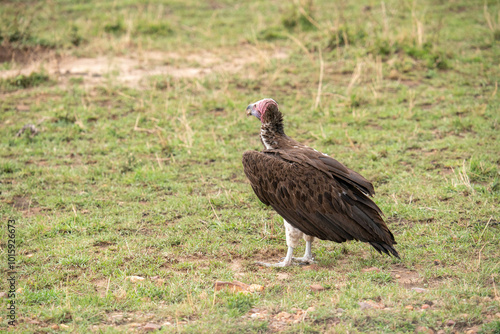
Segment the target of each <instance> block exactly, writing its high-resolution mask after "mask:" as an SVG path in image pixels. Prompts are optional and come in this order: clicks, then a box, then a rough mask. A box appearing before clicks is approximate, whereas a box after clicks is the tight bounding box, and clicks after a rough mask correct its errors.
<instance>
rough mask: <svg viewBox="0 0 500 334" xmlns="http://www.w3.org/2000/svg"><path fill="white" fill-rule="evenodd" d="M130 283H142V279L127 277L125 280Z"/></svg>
mask: <svg viewBox="0 0 500 334" xmlns="http://www.w3.org/2000/svg"><path fill="white" fill-rule="evenodd" d="M126 279H128V280H129V281H130V282H131V283H137V282H140V281H144V277H141V276H127V278H126Z"/></svg>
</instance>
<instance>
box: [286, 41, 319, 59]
mask: <svg viewBox="0 0 500 334" xmlns="http://www.w3.org/2000/svg"><path fill="white" fill-rule="evenodd" d="M286 36H287V37H288V38H290V39H291V40H292V41H294V42H295V44H297V45H298V46H299V48H301V49H302V51H304V53H305V54H306V56H307V57H308V58H309V60H310V61H311V63H313V64H314V59H313V57H312V56H311V53H310V52H309V50H307V48H306V47H305V46H304V44H302V42H301V41H300V40H299V39H298V38H297V37H295V36H293V35H291V34H289V33H286Z"/></svg>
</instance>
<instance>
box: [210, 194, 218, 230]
mask: <svg viewBox="0 0 500 334" xmlns="http://www.w3.org/2000/svg"><path fill="white" fill-rule="evenodd" d="M208 203H210V206H211V207H212V211H213V212H214V213H215V217H216V218H217V221H218V222H219V225H220V219H219V215H218V214H217V212H215V209H214V206H213V205H212V201H210V198H209V199H208Z"/></svg>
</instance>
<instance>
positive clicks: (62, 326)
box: [59, 324, 69, 329]
mask: <svg viewBox="0 0 500 334" xmlns="http://www.w3.org/2000/svg"><path fill="white" fill-rule="evenodd" d="M59 327H60V328H62V329H68V328H69V326H68V325H65V324H60V325H59Z"/></svg>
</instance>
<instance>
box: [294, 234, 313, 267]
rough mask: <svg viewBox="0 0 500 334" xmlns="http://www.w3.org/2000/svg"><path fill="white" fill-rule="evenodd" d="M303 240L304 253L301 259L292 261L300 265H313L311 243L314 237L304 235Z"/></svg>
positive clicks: (296, 258)
mask: <svg viewBox="0 0 500 334" xmlns="http://www.w3.org/2000/svg"><path fill="white" fill-rule="evenodd" d="M304 240H305V241H306V251H305V253H304V256H303V257H294V258H293V259H294V260H296V261H299V262H302V263H307V264H309V263H314V258H313V256H312V251H311V247H312V242H313V240H314V237H311V236H310V235H306V234H304Z"/></svg>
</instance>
